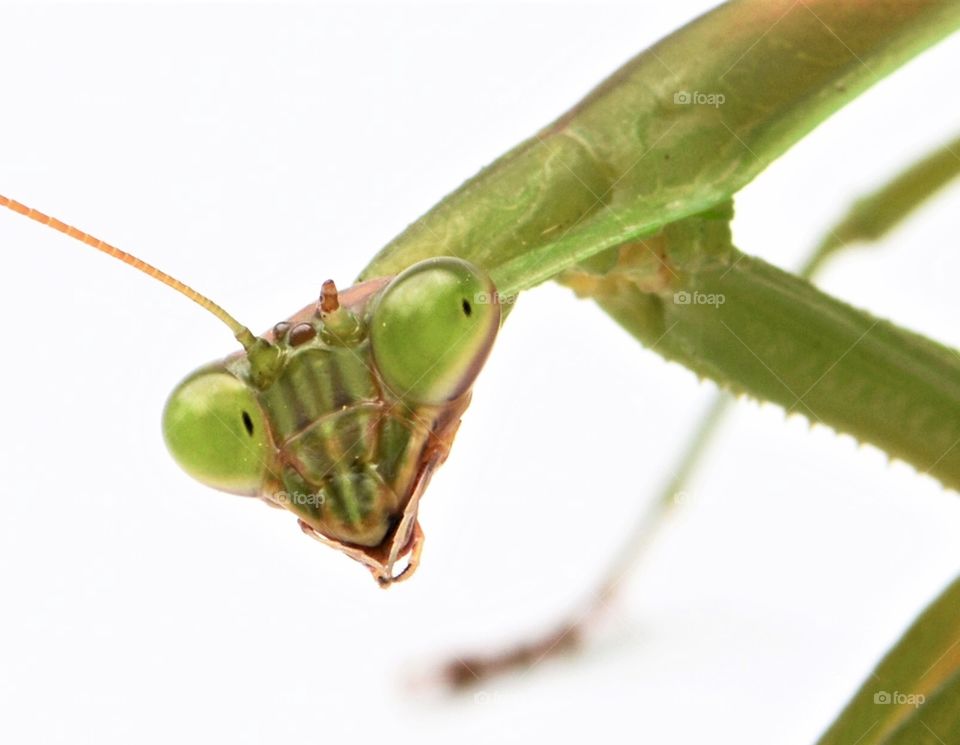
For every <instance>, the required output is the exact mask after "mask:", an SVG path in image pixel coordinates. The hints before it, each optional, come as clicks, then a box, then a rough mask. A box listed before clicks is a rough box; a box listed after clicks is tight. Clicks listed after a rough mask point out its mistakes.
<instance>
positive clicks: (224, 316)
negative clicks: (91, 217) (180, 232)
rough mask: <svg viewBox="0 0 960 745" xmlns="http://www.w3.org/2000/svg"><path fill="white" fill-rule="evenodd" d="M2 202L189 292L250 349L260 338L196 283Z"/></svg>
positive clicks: (4, 200)
mask: <svg viewBox="0 0 960 745" xmlns="http://www.w3.org/2000/svg"><path fill="white" fill-rule="evenodd" d="M0 206H2V207H6V208H7V209H10V210H13V211H14V212H17V213H19V214H21V215H23V216H24V217H29V218H30V219H31V220H36V221H37V222H38V223H40V224H41V225H47V226H48V227H51V228H53V229H54V230H59V231H60V232H61V233H64V234H65V235H69V236H70V237H71V238H74V239H76V240H78V241H80V242H81V243H86V244H87V245H88V246H90V247H91V248H95V249H97V250H98V251H102V252H103V253H105V254H108V255H109V256H112V257H113V258H115V259H119V260H120V261H122V262H123V263H124V264H128V265H130V266H132V267H133V268H134V269H139V270H140V271H141V272H143V273H144V274H146V275H148V276H150V277H153V278H154V279H156V280H159V281H160V282H163V284H165V285H167V287H172V288H173V289H174V290H176V291H177V292H179V293H180V294H181V295H186V296H187V297H188V298H190V299H191V300H193V302H195V303H196V304H197V305H199V306H200V307H202V308H205V309H206V310H208V311H210V312H211V313H213V315H215V316H216V317H217V318H219V319H220V320H221V321H223V322H224V323H225V324H227V326H229V327H230V330H231V331H232V332H233V335H234V336H235V337H236V339H237V341H239V342H240V343H241V344H242V345H243V348H244V349H247V350H249V349H250V347H251V346H252V345H253V344H254V342H255V341H256V337H255V336H254V335H253V334H252V333H251V331H250V329H248V328H247V327H246V326H244V325H243V324H242V323H240V322H239V321H237V319H235V318H234V317H233V316H231V315H230V314H229V313H227V311H225V310H224V309H223V308H221V307H220V306H219V305H217V304H216V303H215V302H213V301H212V300H211V299H210V298H208V297H205V296H204V295H201V294H200V293H199V292H197V291H196V290H194V289H193V288H192V287H189V286H187V285H185V284H184V283H183V282H181V281H180V280H179V279H176V278H175V277H171V276H170V275H169V274H167V273H166V272H161V271H160V270H159V269H157V268H156V267H155V266H152V265H150V264H148V263H147V262H145V261H141V260H140V259H138V258H137V257H136V256H134V255H133V254H128V253H127V252H126V251H121V250H120V249H119V248H117V247H116V246H111V245H110V244H109V243H105V242H104V241H101V240H100V239H99V238H95V237H93V236H92V235H90V234H88V233H84V232H83V231H82V230H77V228H75V227H73V226H72V225H67V224H66V223H65V222H61V221H60V220H58V219H57V218H55V217H50V216H49V215H45V214H43V213H42V212H39V211H37V210H35V209H33V208H32V207H27V206H26V205H25V204H20V202H17V201H14V200H13V199H9V198H7V197H5V196H3V195H2V194H0Z"/></svg>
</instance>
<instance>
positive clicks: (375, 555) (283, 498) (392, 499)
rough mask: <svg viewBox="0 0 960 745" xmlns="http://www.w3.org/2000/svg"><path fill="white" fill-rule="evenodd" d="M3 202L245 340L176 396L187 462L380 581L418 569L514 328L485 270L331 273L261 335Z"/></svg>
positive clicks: (170, 409) (173, 441)
mask: <svg viewBox="0 0 960 745" xmlns="http://www.w3.org/2000/svg"><path fill="white" fill-rule="evenodd" d="M0 205H2V206H4V207H7V208H9V209H11V210H13V211H14V212H17V213H19V214H21V215H24V216H26V217H29V218H31V219H33V220H36V221H37V222H40V223H42V224H44V225H47V226H49V227H52V228H54V229H56V230H59V231H60V232H62V233H65V234H66V235H69V236H70V237H72V238H75V239H77V240H79V241H81V242H82V243H85V244H87V245H88V246H91V247H92V248H95V249H97V250H99V251H102V252H104V253H106V254H109V255H110V256H113V257H114V258H116V259H119V260H120V261H122V262H124V263H126V264H129V265H130V266H132V267H134V268H135V269H139V270H140V271H142V272H144V273H145V274H148V275H149V276H151V277H153V278H154V279H157V280H159V281H160V282H162V283H164V284H166V285H168V286H169V287H172V288H173V289H175V290H176V291H177V292H180V293H181V294H183V295H185V296H186V297H188V298H190V299H191V300H193V301H194V302H196V303H197V304H199V305H200V306H202V307H203V308H205V309H206V310H208V311H210V312H211V313H212V314H213V315H215V316H216V317H217V318H219V319H220V320H221V321H223V322H224V323H225V324H226V325H227V326H228V327H229V328H230V330H231V331H232V332H233V334H234V336H235V337H236V339H237V340H238V341H239V342H240V344H241V345H242V346H243V350H242V351H238V352H235V353H234V354H231V355H230V356H228V357H226V358H225V359H222V360H218V361H215V362H211V363H209V364H207V365H204V366H203V367H201V368H199V369H198V370H196V371H195V372H193V373H191V374H190V375H188V376H187V377H186V378H185V379H184V380H183V381H182V382H181V383H180V384H179V385H178V386H177V387H176V389H175V390H174V391H173V393H172V394H171V395H170V398H169V400H168V401H167V404H166V408H165V410H164V414H163V434H164V438H165V440H166V443H167V446H168V447H169V449H170V452H171V454H172V455H173V457H174V459H175V460H176V461H177V462H178V463H179V464H180V466H181V467H182V468H183V470H184V471H186V472H187V473H188V474H190V475H191V476H193V477H194V478H195V479H197V480H198V481H200V482H202V483H204V484H206V485H208V486H211V487H213V488H215V489H220V490H222V491H226V492H231V493H234V494H239V495H244V496H254V497H260V498H261V499H262V500H264V501H265V502H266V503H267V504H269V505H271V506H274V507H279V508H285V509H288V510H290V511H291V512H293V513H294V514H295V515H296V516H297V518H298V519H299V524H300V527H301V528H302V529H303V531H304V532H305V533H307V534H308V535H310V536H311V537H313V538H315V539H316V540H318V541H320V542H321V543H325V544H327V545H329V546H333V547H334V548H337V549H339V550H341V551H343V552H344V553H345V554H347V555H348V556H350V557H351V558H353V559H356V560H357V561H359V562H361V563H362V564H363V565H365V566H366V567H367V568H368V569H369V570H370V572H371V573H372V574H373V576H374V578H375V579H376V580H377V582H378V583H379V584H380V585H381V586H388V585H390V584H392V583H393V582H396V581H398V580H400V579H405V578H407V577H409V576H410V575H411V574H412V573H413V571H414V570H415V569H416V567H417V563H418V560H419V555H420V550H421V548H422V544H423V532H422V531H421V529H420V526H419V524H418V522H417V510H418V507H419V502H420V497H421V496H422V494H423V491H424V488H425V487H426V485H427V483H428V482H429V480H430V477H431V475H432V474H433V472H434V471H435V470H436V468H437V467H438V466H439V465H440V464H441V463H443V461H444V460H445V459H446V457H447V453H448V451H449V448H450V445H451V443H452V441H453V438H454V436H455V434H456V431H457V427H458V425H459V423H460V416H461V415H462V414H463V412H464V410H465V409H466V408H467V406H468V405H469V403H470V396H471V387H472V385H473V382H474V380H475V379H476V377H477V375H478V373H479V372H480V369H481V368H482V366H483V364H484V362H485V361H486V358H487V355H488V354H489V352H490V349H491V347H492V346H493V342H494V339H495V338H496V335H497V331H498V330H499V328H500V305H499V302H498V295H497V292H496V288H495V287H494V285H493V283H492V282H491V280H490V279H489V277H488V276H487V275H486V273H485V272H483V271H482V270H481V269H479V268H477V267H476V266H474V265H473V264H471V263H469V262H467V261H465V260H463V259H457V258H449V257H437V258H430V259H425V260H423V261H420V262H417V263H415V264H413V265H412V266H410V267H409V268H407V269H406V270H404V271H403V272H401V273H399V274H398V275H396V276H395V277H392V278H391V277H380V278H375V279H370V280H368V281H365V282H362V283H360V284H357V285H355V286H353V287H351V288H350V289H348V290H346V291H344V292H342V293H341V292H338V291H337V288H336V286H335V284H334V283H333V281H331V280H328V281H327V282H324V284H323V288H322V291H321V294H320V299H319V300H318V301H317V302H316V303H314V304H311V305H308V306H307V307H305V308H303V309H302V310H300V311H299V312H298V313H296V314H294V315H293V316H291V317H290V318H288V319H287V320H285V321H281V322H280V323H277V324H276V325H275V326H274V327H273V328H272V329H271V330H270V331H268V332H267V333H265V334H263V335H262V336H255V335H254V334H253V333H252V332H251V331H250V330H249V329H248V328H247V327H246V326H244V325H242V324H241V323H239V322H238V321H237V320H236V319H234V318H233V316H231V315H230V314H229V313H227V312H226V311H225V310H224V309H223V308H221V307H220V306H219V305H217V304H216V303H214V302H213V301H211V300H210V299H208V298H206V297H205V296H203V295H201V294H200V293H198V292H196V291H195V290H193V289H192V288H190V287H188V286H187V285H185V284H183V283H182V282H180V281H179V280H177V279H174V278H173V277H171V276H170V275H168V274H165V273H164V272H161V271H160V270H158V269H156V268H155V267H153V266H151V265H150V264H147V263H146V262H144V261H141V260H140V259H138V258H136V257H135V256H133V255H131V254H129V253H126V252H125V251H121V250H120V249H118V248H116V247H114V246H111V245H110V244H108V243H105V242H104V241H101V240H100V239H98V238H94V237H93V236H91V235H89V234H87V233H84V232H82V231H80V230H78V229H76V228H74V227H72V226H70V225H67V224H66V223H63V222H61V221H60V220H57V219H55V218H52V217H49V216H48V215H45V214H43V213H42V212H38V211H37V210H34V209H32V208H30V207H27V206H25V205H23V204H20V203H19V202H16V201H14V200H12V199H8V198H7V197H3V196H0ZM404 559H405V560H406V565H405V566H403V567H402V568H400V569H399V570H396V569H395V565H397V564H398V563H401V561H402V560H404Z"/></svg>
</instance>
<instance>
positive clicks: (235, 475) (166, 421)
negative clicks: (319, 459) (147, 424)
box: [163, 366, 270, 495]
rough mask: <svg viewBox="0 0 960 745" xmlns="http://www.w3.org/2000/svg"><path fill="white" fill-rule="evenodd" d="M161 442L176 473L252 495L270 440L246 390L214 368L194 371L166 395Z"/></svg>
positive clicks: (264, 466)
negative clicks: (173, 464)
mask: <svg viewBox="0 0 960 745" xmlns="http://www.w3.org/2000/svg"><path fill="white" fill-rule="evenodd" d="M163 437H164V439H165V440H166V442H167V447H168V448H169V449H170V453H171V454H172V455H173V457H174V459H175V460H176V461H177V463H179V464H180V467H181V468H182V469H183V470H184V471H186V472H187V473H188V474H190V475H191V476H193V478H195V479H196V480H197V481H200V482H201V483H203V484H206V485H207V486H211V487H213V488H215V489H221V490H222V491H228V492H233V493H235V494H250V495H256V494H259V493H260V491H261V487H262V484H263V479H264V475H265V473H266V470H267V463H268V455H269V443H270V438H269V435H268V433H267V426H266V422H265V421H264V417H263V412H262V411H261V409H260V404H259V403H258V402H257V400H256V399H255V398H254V396H253V393H252V392H251V391H250V389H249V388H248V387H247V386H246V385H245V384H244V383H243V382H242V381H241V380H238V379H237V378H235V377H234V376H233V375H231V374H230V373H228V372H226V371H225V370H223V368H220V367H216V366H213V367H206V368H201V369H200V370H197V371H196V372H195V373H193V374H192V375H190V376H188V377H187V378H186V379H184V380H183V382H181V383H180V385H178V386H177V387H176V389H175V390H174V391H173V393H171V394H170V398H169V399H168V400H167V405H166V408H165V409H164V412H163Z"/></svg>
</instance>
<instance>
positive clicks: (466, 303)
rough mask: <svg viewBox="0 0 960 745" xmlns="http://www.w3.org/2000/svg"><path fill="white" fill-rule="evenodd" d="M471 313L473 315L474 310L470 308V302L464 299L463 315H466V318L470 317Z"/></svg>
mask: <svg viewBox="0 0 960 745" xmlns="http://www.w3.org/2000/svg"><path fill="white" fill-rule="evenodd" d="M471 313H473V308H471V307H470V301H469V300H467V299H466V298H464V299H463V314H464V315H465V316H469V315H470V314H471Z"/></svg>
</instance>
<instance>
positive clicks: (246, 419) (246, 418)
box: [242, 412, 253, 435]
mask: <svg viewBox="0 0 960 745" xmlns="http://www.w3.org/2000/svg"><path fill="white" fill-rule="evenodd" d="M242 418H243V427H244V429H246V430H247V434H248V435H253V419H251V418H250V415H249V414H248V413H247V412H243V416H242Z"/></svg>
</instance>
